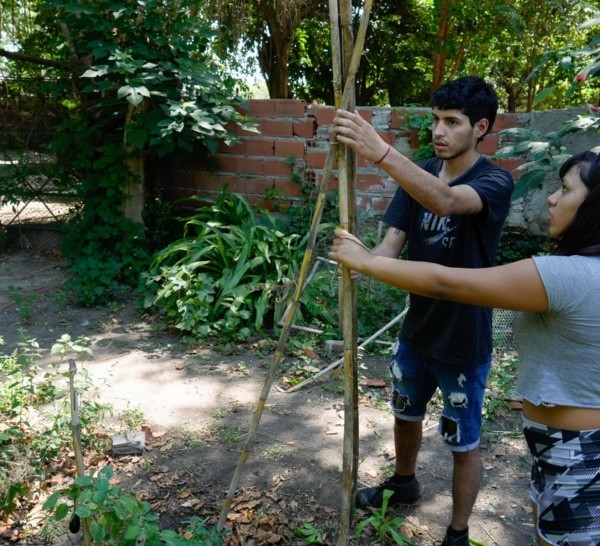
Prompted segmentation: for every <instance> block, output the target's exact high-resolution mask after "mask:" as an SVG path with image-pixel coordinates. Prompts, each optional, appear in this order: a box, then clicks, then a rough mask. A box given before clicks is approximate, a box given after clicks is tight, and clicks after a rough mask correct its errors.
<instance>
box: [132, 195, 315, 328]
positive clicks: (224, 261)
mask: <svg viewBox="0 0 600 546" xmlns="http://www.w3.org/2000/svg"><path fill="white" fill-rule="evenodd" d="M305 242H306V241H305V238H301V237H300V235H297V234H292V235H284V234H283V233H282V231H280V230H279V229H278V227H277V225H276V222H275V219H274V217H273V216H272V215H271V214H269V213H264V214H263V215H261V216H260V217H259V216H257V215H256V214H255V213H254V211H253V210H252V208H251V207H250V205H249V204H248V203H247V201H245V199H244V198H243V197H241V196H239V195H235V194H229V193H227V192H225V191H223V192H222V193H221V194H220V196H219V199H218V201H217V202H215V203H214V204H213V205H212V206H211V207H204V208H200V209H198V211H197V212H196V213H195V214H194V215H193V216H191V217H190V218H188V219H187V221H186V223H185V226H184V233H183V238H181V239H180V240H177V241H175V242H173V243H172V244H170V245H169V246H167V247H166V248H165V249H164V250H162V251H160V252H159V253H157V255H156V256H155V258H154V260H153V261H152V264H151V266H150V269H149V271H148V272H147V273H145V274H144V276H143V277H144V281H145V302H144V305H145V306H146V307H151V306H158V307H159V308H160V309H161V312H162V314H163V316H164V317H165V319H166V321H167V322H168V323H169V324H171V325H173V326H174V327H175V328H177V329H179V330H181V331H182V332H186V333H189V334H192V335H193V336H195V337H197V338H199V339H202V338H206V337H208V336H216V335H219V336H221V338H222V339H245V338H247V337H248V336H249V335H250V334H251V333H252V332H254V331H257V330H260V329H261V328H263V325H264V322H265V319H266V316H267V314H268V313H269V311H270V309H271V308H272V306H273V304H274V303H275V301H276V300H277V299H278V298H279V297H281V295H282V294H283V292H284V290H285V288H286V286H287V285H288V284H289V283H291V282H292V280H293V279H294V277H295V275H296V272H297V270H298V266H299V262H300V259H301V256H302V254H301V252H302V250H303V245H304V243H305Z"/></svg>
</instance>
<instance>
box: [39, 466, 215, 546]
mask: <svg viewBox="0 0 600 546" xmlns="http://www.w3.org/2000/svg"><path fill="white" fill-rule="evenodd" d="M112 476H113V471H112V468H111V467H110V466H105V467H104V468H102V469H101V470H99V471H98V472H97V473H96V474H95V475H94V474H90V475H88V476H80V477H77V478H75V480H74V481H73V483H72V484H71V485H70V486H68V487H66V488H64V489H62V490H59V491H56V492H54V493H53V494H52V495H50V497H48V499H47V500H46V502H45V503H44V505H43V507H42V508H43V510H46V511H49V512H51V516H50V518H51V519H54V520H56V521H61V520H63V519H65V518H66V517H67V516H68V515H69V514H72V517H73V518H74V519H75V521H77V518H79V519H82V518H86V519H87V522H88V524H89V529H90V534H91V537H92V540H93V541H94V543H96V544H103V545H106V546H111V545H112V546H135V544H137V543H138V542H137V541H138V540H141V539H142V538H143V539H145V544H146V545H147V546H184V545H200V544H202V545H209V544H210V545H215V546H216V545H220V544H223V540H222V537H223V534H222V533H219V532H218V531H217V530H216V529H208V528H207V527H206V526H205V524H204V522H203V521H202V520H201V519H200V518H193V519H192V520H190V528H189V530H188V532H187V533H184V535H179V534H177V533H175V532H174V531H171V530H165V531H162V532H161V531H160V530H159V528H158V524H157V520H158V516H157V515H156V514H154V513H153V512H152V511H151V507H150V504H149V503H148V502H145V501H140V500H139V499H138V498H137V497H136V495H135V494H133V493H129V492H126V491H125V490H123V489H122V488H121V487H120V486H118V485H113V484H111V483H110V479H111V478H112Z"/></svg>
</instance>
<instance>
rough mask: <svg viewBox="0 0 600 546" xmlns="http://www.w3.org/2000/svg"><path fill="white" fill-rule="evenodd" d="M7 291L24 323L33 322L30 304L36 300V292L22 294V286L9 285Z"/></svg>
mask: <svg viewBox="0 0 600 546" xmlns="http://www.w3.org/2000/svg"><path fill="white" fill-rule="evenodd" d="M8 293H9V294H10V297H11V299H12V300H13V301H14V302H15V304H16V305H17V310H18V311H19V317H20V319H21V322H23V323H24V324H32V323H33V310H32V308H31V306H32V305H33V304H34V303H35V302H36V301H37V299H38V295H37V294H28V295H24V294H23V288H22V287H20V286H9V287H8Z"/></svg>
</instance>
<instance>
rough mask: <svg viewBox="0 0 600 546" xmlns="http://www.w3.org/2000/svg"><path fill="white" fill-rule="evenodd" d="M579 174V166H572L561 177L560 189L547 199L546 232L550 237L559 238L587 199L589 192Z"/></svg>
mask: <svg viewBox="0 0 600 546" xmlns="http://www.w3.org/2000/svg"><path fill="white" fill-rule="evenodd" d="M579 173H580V166H579V165H573V167H571V168H570V169H569V170H568V171H567V172H566V173H565V175H564V176H563V178H562V180H561V185H560V188H559V189H558V190H556V191H555V192H554V193H553V194H552V195H550V196H549V197H548V205H550V208H549V209H548V231H549V232H550V235H551V236H552V237H558V236H560V234H561V233H563V231H564V230H565V229H566V228H567V227H569V225H570V224H571V222H572V221H573V218H575V213H576V212H577V210H578V209H579V206H580V205H581V203H583V201H584V200H585V198H586V197H587V194H588V191H589V190H588V189H587V186H586V185H585V184H584V183H583V182H582V180H581V177H580V176H579Z"/></svg>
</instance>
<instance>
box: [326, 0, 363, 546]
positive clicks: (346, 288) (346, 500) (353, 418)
mask: <svg viewBox="0 0 600 546" xmlns="http://www.w3.org/2000/svg"><path fill="white" fill-rule="evenodd" d="M329 6H330V7H329V13H330V19H331V43H332V63H333V73H334V81H333V83H334V96H335V99H336V105H335V106H336V108H339V107H340V104H341V97H342V95H343V90H342V85H341V81H342V77H341V76H339V75H340V74H343V73H344V71H345V70H347V69H348V64H349V63H348V62H347V61H346V59H347V56H346V52H347V51H348V46H350V47H351V44H352V33H351V20H352V19H351V12H352V4H351V0H340V7H339V13H338V0H330V2H329ZM340 42H341V43H340ZM350 51H351V49H350ZM336 75H337V77H336ZM349 87H350V88H351V91H350V92H349V93H348V102H349V105H350V106H351V107H352V106H354V82H352V85H350V86H349ZM353 163H354V155H353V154H351V153H350V150H349V149H348V148H346V147H342V146H340V147H339V149H338V191H339V219H340V225H341V227H342V228H344V229H346V230H347V231H350V232H353V231H354V226H353V225H351V224H354V222H351V217H353V212H352V211H353V209H354V208H355V207H354V199H353V196H354V191H353V188H354V185H355V179H354V169H352V168H351V165H353ZM355 310H356V281H355V280H353V279H352V272H351V271H350V270H349V269H348V268H347V267H345V266H342V274H341V279H340V312H341V313H340V314H341V323H342V331H343V339H344V350H343V362H344V442H343V454H342V470H343V478H342V499H341V506H340V522H339V535H338V546H343V545H345V544H347V543H348V535H349V533H350V528H351V526H352V518H353V513H354V492H355V488H356V475H357V473H356V465H357V462H358V457H357V451H356V448H355V446H356V445H357V437H358V434H357V432H358V429H357V425H358V405H357V404H356V403H355V402H356V400H357V399H358V382H357V370H358V366H357V348H356V322H355V321H354V320H353V319H354V317H355V312H356V311H355Z"/></svg>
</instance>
